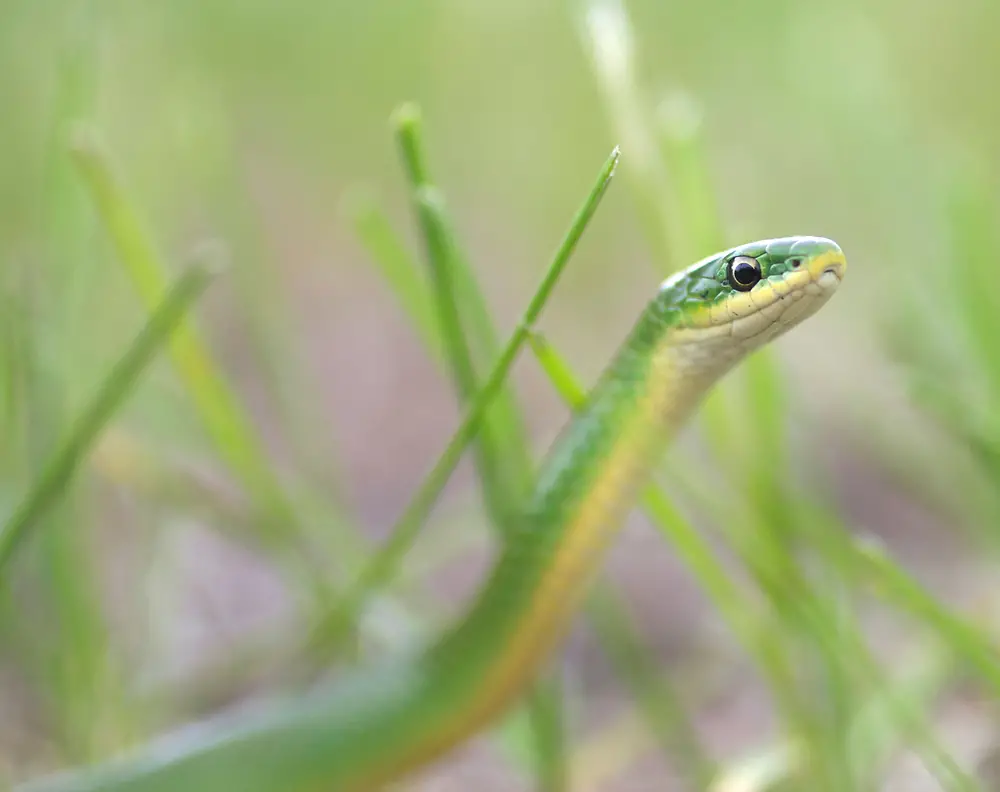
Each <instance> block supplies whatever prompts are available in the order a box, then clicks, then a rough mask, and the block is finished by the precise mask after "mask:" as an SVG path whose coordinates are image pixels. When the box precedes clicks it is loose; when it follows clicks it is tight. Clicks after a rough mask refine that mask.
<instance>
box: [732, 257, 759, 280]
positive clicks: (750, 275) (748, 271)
mask: <svg viewBox="0 0 1000 792" xmlns="http://www.w3.org/2000/svg"><path fill="white" fill-rule="evenodd" d="M758 277H759V276H758V274H757V268H756V267H755V266H754V265H753V264H751V263H750V262H749V261H737V262H736V266H734V267H733V280H734V281H736V282H737V283H738V284H739V285H740V286H750V285H752V284H754V283H756V282H757V279H758Z"/></svg>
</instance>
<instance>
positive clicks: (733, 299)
mask: <svg viewBox="0 0 1000 792" xmlns="http://www.w3.org/2000/svg"><path fill="white" fill-rule="evenodd" d="M845 267H846V261H845V258H844V255H843V253H842V251H841V250H840V248H839V247H838V246H837V245H836V244H835V243H834V242H832V241H830V240H828V239H824V238H820V237H785V238H781V239H772V240H764V241H760V242H752V243H749V244H746V245H741V246H739V247H736V248H732V249H730V250H727V251H724V252H722V253H718V254H715V255H713V256H709V257H707V258H705V259H703V260H702V261H700V262H698V263H697V264H694V265H692V266H691V267H689V268H687V269H686V270H683V271H681V272H679V273H678V274H676V275H675V276H673V277H672V278H670V279H669V280H667V281H666V282H665V283H664V284H663V285H662V287H661V288H660V290H659V292H658V293H657V295H656V296H655V297H654V299H653V300H652V301H651V302H650V303H649V305H648V306H647V307H646V309H645V311H644V312H643V314H642V315H641V316H640V318H639V320H638V322H637V323H636V325H635V327H634V328H633V330H632V332H631V334H630V335H629V337H628V338H627V339H626V341H625V342H624V344H623V345H622V347H621V348H620V350H619V352H618V353H617V355H616V356H615V358H614V359H613V361H612V362H611V364H610V365H609V366H608V368H607V369H606V371H605V373H604V374H603V376H602V377H601V379H600V381H599V382H598V384H597V385H596V387H595V388H594V390H593V391H592V393H591V395H590V397H589V398H588V401H587V403H586V404H585V405H584V407H583V409H582V410H580V411H579V412H578V413H577V415H576V416H575V417H574V418H573V420H572V421H570V423H569V424H568V426H567V427H566V428H565V429H564V430H563V432H562V434H561V435H560V436H559V438H558V439H557V441H556V443H555V444H554V446H553V448H552V450H551V451H550V452H549V454H548V455H547V457H546V459H545V461H544V463H543V465H542V467H541V470H540V473H539V476H538V479H537V481H536V484H535V487H534V491H533V493H532V496H531V498H530V500H529V502H528V503H527V505H526V507H525V509H524V513H523V515H522V520H521V523H520V527H519V529H518V533H517V534H516V535H515V536H514V537H513V538H512V539H511V541H509V542H508V544H507V545H506V547H505V548H504V550H503V552H502V553H501V555H500V557H499V559H498V560H497V562H496V563H495V565H494V567H493V569H492V571H491V573H490V575H489V577H488V579H487V581H486V582H485V584H484V585H483V587H482V588H481V589H480V592H479V594H478V596H477V597H476V599H475V601H474V602H473V604H472V606H471V608H470V609H469V611H468V612H467V613H466V615H465V616H464V617H463V618H462V619H460V620H459V621H458V622H457V623H456V624H455V625H454V626H453V627H451V628H449V629H446V630H445V631H444V632H443V634H442V635H441V636H439V637H438V638H437V639H436V640H435V641H433V642H432V643H431V644H430V646H429V647H428V648H426V649H425V650H423V651H421V652H419V653H416V654H413V655H410V656H405V657H401V658H397V659H394V660H390V661H389V662H387V663H384V664H382V665H380V666H378V667H376V668H372V669H367V670H362V671H360V672H358V674H357V675H348V676H347V677H346V678H343V679H341V680H339V681H338V683H337V684H335V685H334V686H333V687H332V689H331V690H329V691H324V692H321V693H316V694H314V695H313V696H312V697H310V699H309V700H308V701H307V702H305V703H303V702H302V701H295V702H294V703H289V704H284V705H277V706H268V707H266V708H265V709H264V711H262V712H260V713H259V714H256V715H251V716H247V715H246V714H244V715H243V716H242V717H241V719H240V720H239V722H238V723H235V724H233V725H232V726H231V727H229V726H227V725H226V724H224V723H219V722H213V723H210V724H207V725H204V726H199V727H195V728H193V729H192V730H189V731H188V732H186V733H181V734H179V735H175V736H173V737H171V738H168V739H167V740H164V741H161V742H158V743H155V744H154V745H153V746H152V747H148V748H146V749H145V750H143V751H142V752H140V753H138V754H136V755H134V756H130V757H125V758H123V759H121V760H118V761H114V762H111V763H109V764H107V765H105V766H101V767H98V768H96V769H94V770H91V771H84V772H74V773H69V774H66V775H63V776H57V777H54V778H50V779H43V780H42V781H41V782H39V783H38V784H36V785H30V786H29V787H26V788H24V791H23V792H28V790H31V791H32V792H176V791H177V790H185V791H187V790H192V791H194V790H234V792H279V790H280V791H281V792H287V791H288V790H292V791H294V792H320V791H321V790H322V791H323V792H365V791H367V790H375V789H381V788H383V787H384V786H385V785H387V784H389V783H391V782H393V781H395V780H397V779H399V778H401V777H402V776H404V775H405V774H406V773H408V772H411V771H413V770H415V769H417V768H419V767H421V766H423V765H425V764H427V763H429V762H431V761H433V760H434V759H436V758H438V757H440V756H441V755H443V754H444V753H445V752H447V751H448V750H449V749H450V748H452V747H453V746H455V745H456V744H457V743H459V742H460V741H462V740H463V739H464V738H466V737H468V736H469V735H471V734H473V733H475V732H476V731H477V730H479V729H481V728H483V727H484V726H486V725H488V724H489V723H490V722H491V721H492V720H493V719H494V718H495V717H496V716H497V715H499V714H500V713H501V712H502V711H503V710H504V709H505V708H506V707H507V706H508V705H509V704H510V703H511V702H512V701H513V700H514V699H515V698H516V697H517V696H518V695H519V694H520V693H521V691H522V690H523V689H524V687H525V686H526V685H527V684H528V683H529V682H530V681H531V680H532V678H533V677H534V675H535V674H536V672H537V670H538V668H539V666H540V665H541V664H542V663H543V662H544V660H545V659H546V657H547V656H548V655H549V654H550V653H551V652H552V650H553V649H554V648H555V647H556V645H557V644H558V643H559V641H560V639H561V637H562V635H563V634H564V632H565V630H566V627H567V625H568V624H569V622H570V621H571V618H572V616H573V614H574V612H575V611H576V609H577V607H578V604H579V601H580V598H581V596H582V594H583V592H584V590H585V588H586V585H587V583H588V581H589V579H590V578H591V577H592V574H593V572H594V571H595V569H596V568H597V566H598V565H599V563H600V561H601V559H602V557H603V555H604V550H605V549H606V547H607V545H608V544H609V542H610V541H611V540H612V539H613V537H614V535H615V533H616V531H617V529H618V527H619V526H620V524H621V523H622V521H623V519H624V517H625V516H626V514H627V512H628V511H629V509H630V508H631V507H632V504H633V502H634V499H635V496H636V494H637V490H638V488H639V487H641V486H642V485H643V484H644V483H646V481H647V480H648V477H649V474H650V471H651V470H652V468H653V466H654V465H655V463H656V460H657V459H658V457H659V455H660V454H661V453H662V451H663V450H664V448H665V446H666V445H667V443H668V442H669V441H670V438H671V437H672V435H673V434H674V433H675V432H676V431H677V430H678V428H679V427H680V426H682V425H683V423H684V422H685V420H686V419H687V418H688V417H689V416H690V414H691V413H692V411H693V410H694V409H695V408H696V407H697V405H698V404H699V402H700V401H701V399H702V398H703V397H704V395H705V394H706V393H707V391H708V390H709V389H710V388H711V387H712V386H713V385H714V383H715V382H716V381H718V379H719V378H720V377H722V376H723V375H724V374H725V373H726V372H727V371H728V370H729V369H731V368H732V367H733V366H734V365H736V364H737V363H738V362H739V361H740V360H741V359H742V358H744V357H745V356H746V355H747V354H748V353H750V352H752V351H753V350H755V349H757V348H759V347H761V346H763V345H764V344H766V343H767V342H769V341H770V340H772V339H774V338H775V337H777V336H778V335H780V334H782V333H783V332H785V331H786V330H788V329H789V328H791V327H793V326H794V325H796V324H798V323H799V322H800V321H801V320H803V319H804V318H806V317H807V316H809V315H811V314H812V313H814V312H815V311H816V310H817V309H818V308H819V307H820V306H822V305H823V304H824V303H825V302H826V300H827V299H828V298H829V297H830V296H831V295H832V294H833V292H834V291H835V290H836V287H837V286H838V285H839V283H840V281H841V278H842V277H843V274H844V270H845Z"/></svg>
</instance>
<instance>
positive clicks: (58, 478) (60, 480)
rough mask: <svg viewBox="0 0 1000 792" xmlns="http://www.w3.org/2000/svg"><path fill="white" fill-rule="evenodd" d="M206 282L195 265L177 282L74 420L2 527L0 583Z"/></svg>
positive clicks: (204, 274) (207, 274)
mask: <svg viewBox="0 0 1000 792" xmlns="http://www.w3.org/2000/svg"><path fill="white" fill-rule="evenodd" d="M210 277H211V271H210V269H209V268H208V267H206V266H204V265H195V266H192V267H191V268H190V269H188V270H187V271H186V272H185V273H184V274H183V275H182V276H181V277H180V278H179V279H178V280H177V283H176V284H175V285H174V287H173V288H172V289H170V290H169V291H168V292H167V295H166V297H164V299H163V302H162V303H161V304H160V305H159V306H158V307H157V308H156V310H155V311H154V312H153V314H152V315H151V316H150V318H149V321H148V322H147V323H146V325H145V327H143V329H142V331H141V332H140V333H139V335H138V336H137V337H136V339H135V340H134V341H133V342H132V345H131V346H130V347H129V349H128V350H127V351H126V352H125V354H124V355H123V356H122V357H121V358H120V359H119V360H118V362H117V363H116V364H115V366H114V367H113V368H112V370H111V371H110V372H109V373H108V376H107V377H106V378H105V379H104V381H103V383H102V384H101V386H100V387H99V388H98V391H97V393H96V394H95V395H94V397H93V399H92V400H91V401H90V403H89V404H88V405H87V407H86V408H85V409H84V410H83V412H82V413H81V414H80V415H79V416H78V417H77V419H76V421H75V422H74V423H73V428H72V430H71V431H70V433H69V435H68V436H67V437H66V438H65V440H63V442H62V443H61V444H60V446H59V448H58V449H56V451H55V452H54V453H53V454H52V456H51V457H50V458H49V461H48V462H47V463H46V464H45V465H44V467H43V469H42V472H41V474H40V475H39V477H38V478H37V479H36V481H35V483H34V485H33V486H32V487H31V489H30V490H29V491H28V493H27V494H26V495H25V497H24V499H23V500H22V501H21V502H20V504H19V505H18V506H17V507H16V508H15V509H14V512H13V514H12V515H11V517H10V518H9V519H8V520H7V521H6V523H5V524H4V528H3V532H2V533H0V579H2V575H3V572H4V569H5V567H6V566H7V564H8V563H9V562H10V560H11V558H12V557H13V554H14V552H15V550H16V549H17V548H18V547H19V546H20V544H21V543H22V542H23V541H24V540H25V538H26V537H27V535H28V532H29V531H30V530H31V529H32V528H33V527H34V526H35V525H36V524H37V522H38V520H39V519H40V518H41V517H42V516H43V515H44V514H45V513H46V511H47V510H48V509H50V508H52V506H53V505H54V504H55V503H56V502H57V501H58V499H59V497H60V495H61V493H62V491H63V489H64V488H65V486H66V484H67V483H68V482H69V481H70V479H71V478H72V477H73V475H74V474H75V473H76V471H77V469H78V467H79V466H80V463H81V462H82V461H83V460H84V459H85V457H86V455H87V452H88V451H89V450H90V449H91V447H92V446H93V443H94V441H95V440H96V438H97V437H98V435H99V434H100V432H101V430H102V429H103V428H104V426H105V425H106V424H107V423H108V421H110V420H111V418H112V417H113V416H114V413H115V412H116V410H117V409H118V408H119V407H120V406H121V404H122V402H123V401H124V399H125V397H126V396H128V394H129V393H130V392H131V390H132V388H133V387H134V386H135V383H136V381H137V380H138V378H139V376H140V374H141V373H142V371H143V369H145V368H146V366H147V365H148V364H149V363H150V361H151V360H152V359H153V356H154V355H155V354H156V353H157V352H158V351H159V350H160V348H161V347H163V346H164V345H165V344H166V343H167V342H168V340H169V338H170V335H171V333H172V332H173V331H174V330H175V329H176V328H177V327H178V326H179V325H180V322H181V321H182V320H183V318H184V316H185V314H186V313H187V310H188V308H189V307H190V306H191V304H192V303H193V302H194V301H195V300H196V299H197V298H198V296H199V295H200V294H201V293H202V291H203V290H204V289H205V287H206V286H207V285H208V282H209V279H210Z"/></svg>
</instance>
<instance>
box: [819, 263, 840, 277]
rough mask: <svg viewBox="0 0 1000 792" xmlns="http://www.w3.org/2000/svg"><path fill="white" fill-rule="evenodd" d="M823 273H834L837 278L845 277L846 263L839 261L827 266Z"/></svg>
mask: <svg viewBox="0 0 1000 792" xmlns="http://www.w3.org/2000/svg"><path fill="white" fill-rule="evenodd" d="M823 275H833V276H834V277H835V278H836V279H837V280H843V279H844V264H843V262H838V263H836V264H834V265H832V266H829V267H827V268H826V269H825V270H823Z"/></svg>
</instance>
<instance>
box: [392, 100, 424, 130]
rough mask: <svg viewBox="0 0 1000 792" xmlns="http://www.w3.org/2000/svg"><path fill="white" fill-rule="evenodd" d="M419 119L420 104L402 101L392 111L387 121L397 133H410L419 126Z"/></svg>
mask: <svg viewBox="0 0 1000 792" xmlns="http://www.w3.org/2000/svg"><path fill="white" fill-rule="evenodd" d="M420 121H421V113H420V105H418V104H417V103H416V102H403V104H401V105H400V106H399V107H397V108H396V109H395V110H394V111H393V114H392V116H391V118H390V122H389V123H390V124H391V125H392V128H393V130H395V131H396V132H397V133H399V134H412V133H414V132H415V131H416V130H417V128H418V127H419V126H420Z"/></svg>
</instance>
